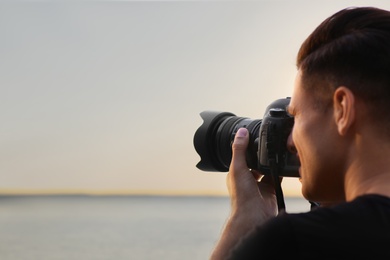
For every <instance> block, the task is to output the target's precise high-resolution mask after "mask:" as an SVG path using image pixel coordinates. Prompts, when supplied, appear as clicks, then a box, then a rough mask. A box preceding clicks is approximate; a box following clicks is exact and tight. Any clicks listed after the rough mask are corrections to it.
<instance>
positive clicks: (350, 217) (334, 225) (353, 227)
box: [232, 195, 390, 259]
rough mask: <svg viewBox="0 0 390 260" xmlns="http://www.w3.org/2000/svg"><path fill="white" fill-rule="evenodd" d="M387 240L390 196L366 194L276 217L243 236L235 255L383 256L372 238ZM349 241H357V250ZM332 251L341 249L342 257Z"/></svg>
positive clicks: (246, 257)
mask: <svg viewBox="0 0 390 260" xmlns="http://www.w3.org/2000/svg"><path fill="white" fill-rule="evenodd" d="M386 241H387V242H388V241H390V198H388V197H383V196H379V195H365V196H361V197H358V198H356V199H355V200H353V201H351V202H346V203H341V204H339V205H337V206H333V207H328V208H317V209H315V210H312V211H309V212H304V213H293V214H288V213H286V214H283V215H279V216H277V217H275V218H272V219H270V220H269V221H268V222H266V223H265V224H264V225H263V226H261V227H257V228H256V229H255V230H254V231H253V232H252V234H251V235H250V236H249V237H246V238H243V239H242V242H241V244H240V246H239V247H237V248H236V250H235V251H234V253H233V255H234V257H233V258H232V259H259V258H260V257H261V258H262V259H281V258H284V257H290V258H294V257H296V258H300V259H311V257H313V255H317V254H318V252H319V251H321V252H328V253H326V254H324V255H323V257H324V258H326V257H330V258H332V257H335V258H334V259H340V257H341V256H346V257H347V256H356V257H359V256H362V255H364V256H370V254H372V252H375V253H376V254H378V255H379V256H381V255H383V254H384V252H383V251H380V250H379V251H375V250H374V248H370V247H371V245H375V243H372V242H378V243H380V244H382V243H383V242H386ZM346 244H351V245H354V246H353V250H352V251H351V249H348V248H346V247H345V246H346ZM280 248H283V250H280ZM373 250H374V251H373ZM260 252H261V253H260ZM332 252H333V253H334V252H339V254H340V255H339V256H338V257H339V258H338V257H336V256H334V255H333V256H332ZM389 253H390V252H387V253H385V254H389ZM386 256H387V255H386ZM318 259H322V258H321V257H320V258H318Z"/></svg>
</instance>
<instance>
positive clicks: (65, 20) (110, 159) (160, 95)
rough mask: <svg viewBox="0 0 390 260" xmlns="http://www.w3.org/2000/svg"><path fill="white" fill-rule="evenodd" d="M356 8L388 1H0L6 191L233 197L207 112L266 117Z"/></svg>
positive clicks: (1, 151)
mask: <svg viewBox="0 0 390 260" xmlns="http://www.w3.org/2000/svg"><path fill="white" fill-rule="evenodd" d="M349 6H376V7H379V8H384V9H388V10H390V1H386V0H382V1H375V0H366V1H353V0H350V1H344V0H322V1H320V0H311V1H307V0H294V1H184V0H183V1H112V0H110V1H108V0H107V1H105V0H103V1H86V0H85V1H77V0H74V1H65V0H64V1H59V0H58V1H0V35H1V41H0V57H1V58H0V72H1V74H0V93H1V95H0V120H1V127H0V129H1V130H0V193H53V192H54V193H64V192H65V193H80V192H82V193H91V194H95V193H106V194H107V193H108V194H110V193H112V194H121V193H131V194H132V193H139V194H181V195H183V194H189V195H193V194H197V195H225V194H227V189H226V185H225V183H226V182H225V179H226V173H220V172H204V171H200V170H199V169H197V168H196V166H195V165H196V164H197V163H198V161H199V159H200V158H199V155H198V154H197V153H196V151H195V149H194V146H193V136H194V133H195V131H196V129H197V128H198V127H199V126H200V125H201V124H202V119H201V118H200V116H199V113H200V112H202V111H204V110H217V111H227V112H232V113H234V114H236V115H237V116H242V117H249V118H252V119H261V117H262V115H263V113H264V110H265V108H266V106H268V105H269V104H270V103H271V102H272V101H274V100H276V99H279V98H284V97H287V96H291V93H292V86H293V81H294V77H295V73H296V67H295V58H296V54H297V51H298V49H299V47H300V44H301V43H302V42H303V41H304V39H305V38H306V37H307V36H308V35H309V34H310V33H311V32H312V31H313V30H314V28H315V27H316V26H317V25H318V24H319V23H320V22H321V21H322V20H324V19H325V18H327V17H328V16H330V15H331V14H333V13H335V12H336V11H338V10H340V9H342V8H345V7H349ZM283 188H284V192H285V194H286V195H295V196H299V195H300V184H299V181H298V180H297V178H291V177H290V178H284V180H283Z"/></svg>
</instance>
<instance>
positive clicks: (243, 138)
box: [231, 128, 249, 171]
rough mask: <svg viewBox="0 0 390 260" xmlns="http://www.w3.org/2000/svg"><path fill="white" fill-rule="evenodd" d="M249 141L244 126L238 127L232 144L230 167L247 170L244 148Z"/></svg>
mask: <svg viewBox="0 0 390 260" xmlns="http://www.w3.org/2000/svg"><path fill="white" fill-rule="evenodd" d="M248 142H249V134H248V130H247V129H246V128H240V129H238V131H237V133H236V135H235V137H234V142H233V145H232V153H233V154H232V161H231V167H233V169H235V170H243V169H245V170H246V171H248V166H247V164H246V156H245V153H246V148H247V146H248Z"/></svg>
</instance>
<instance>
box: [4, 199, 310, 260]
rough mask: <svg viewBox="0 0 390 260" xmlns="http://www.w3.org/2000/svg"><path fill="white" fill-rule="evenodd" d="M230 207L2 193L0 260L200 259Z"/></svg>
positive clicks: (304, 206) (300, 204)
mask: <svg viewBox="0 0 390 260" xmlns="http://www.w3.org/2000/svg"><path fill="white" fill-rule="evenodd" d="M286 208H287V211H290V212H300V211H307V210H308V209H309V204H308V203H307V202H306V201H304V200H302V199H299V198H286ZM228 212H229V200H228V198H225V197H157V196H31V197H27V196H12V197H0V259H2V260H8V259H10V260H11V259H12V260H15V259H17V260H30V259H39V260H44V259H50V260H57V259H67V260H69V259H72V260H75V259H83V260H92V259H94V260H95V259H110V260H112V259H115V260H120V259H139V260H149V259H169V260H179V259H180V260H182V259H194V260H197V259H199V260H200V259H202V260H205V259H208V257H209V255H210V251H211V250H212V248H213V246H214V244H215V242H216V241H217V239H218V237H219V235H220V232H221V229H222V227H223V225H224V223H225V219H226V216H227V214H228Z"/></svg>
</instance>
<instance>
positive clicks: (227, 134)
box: [193, 98, 300, 177]
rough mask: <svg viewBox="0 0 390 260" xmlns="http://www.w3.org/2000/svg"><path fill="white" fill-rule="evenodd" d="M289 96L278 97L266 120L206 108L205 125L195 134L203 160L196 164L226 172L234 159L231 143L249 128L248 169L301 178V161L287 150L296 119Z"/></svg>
mask: <svg viewBox="0 0 390 260" xmlns="http://www.w3.org/2000/svg"><path fill="white" fill-rule="evenodd" d="M289 103H290V98H282V99H277V100H275V101H274V102H272V103H271V104H270V105H269V106H268V107H267V108H266V111H265V113H264V116H263V119H254V120H252V119H249V118H246V117H237V116H236V115H234V114H232V113H229V112H217V111H203V112H202V113H200V116H201V117H202V119H203V124H202V125H201V126H200V127H199V128H198V129H197V131H196V132H195V135H194V140H193V141H194V147H195V150H196V151H197V153H198V154H199V156H200V157H201V160H200V161H199V163H198V164H197V165H196V167H197V168H199V169H200V170H203V171H218V172H226V171H228V170H229V166H230V162H231V159H232V148H231V145H232V143H233V140H234V136H235V134H236V132H237V130H238V129H239V128H241V127H245V128H247V129H248V132H249V134H250V137H249V144H248V148H247V151H246V158H247V165H248V168H251V169H255V170H258V171H260V172H261V173H263V174H265V175H267V174H275V172H276V174H277V175H278V176H285V177H299V166H300V164H299V160H298V158H297V156H296V155H294V154H292V153H291V152H289V150H288V149H287V139H288V136H289V135H290V133H291V130H292V128H293V125H294V118H293V117H292V116H290V115H289V114H288V113H287V109H286V107H287V105H288V104H289Z"/></svg>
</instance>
